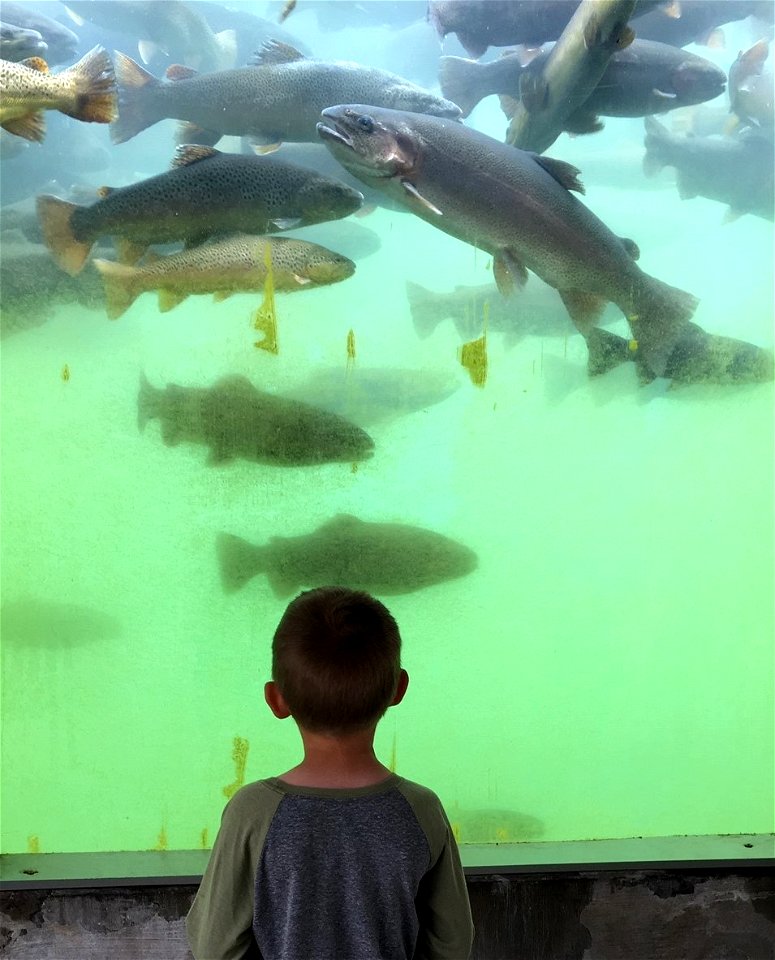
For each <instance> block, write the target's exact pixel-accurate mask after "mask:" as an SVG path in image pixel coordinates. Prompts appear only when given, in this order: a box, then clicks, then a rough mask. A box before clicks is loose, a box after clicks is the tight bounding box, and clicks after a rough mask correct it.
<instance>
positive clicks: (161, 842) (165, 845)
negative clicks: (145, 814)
mask: <svg viewBox="0 0 775 960" xmlns="http://www.w3.org/2000/svg"><path fill="white" fill-rule="evenodd" d="M169 845H170V843H169V840H168V839H167V827H166V826H165V825H164V824H162V825H161V830H159V836H158V837H157V838H156V846H155V847H154V848H153V849H154V850H167V849H169Z"/></svg>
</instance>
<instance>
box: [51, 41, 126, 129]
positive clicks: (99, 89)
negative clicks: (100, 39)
mask: <svg viewBox="0 0 775 960" xmlns="http://www.w3.org/2000/svg"><path fill="white" fill-rule="evenodd" d="M65 77H66V78H67V79H68V80H69V81H70V82H71V83H72V85H73V91H74V98H73V102H72V104H70V105H69V106H67V107H61V108H60V109H61V111H62V113H66V114H67V116H68V117H75V119H76V120H85V121H87V122H88V123H111V122H112V121H113V120H115V119H116V115H117V114H118V93H117V90H116V77H115V73H114V71H113V64H112V63H111V60H110V57H109V56H108V52H107V50H105V48H104V47H100V46H96V47H94V48H93V49H92V50H90V51H89V52H88V53H87V54H86V55H85V56H83V57H82V58H81V59H80V60H79V61H78V63H76V64H74V65H73V66H72V67H68V69H67V70H64V71H62V73H60V74H59V79H63V78H65Z"/></svg>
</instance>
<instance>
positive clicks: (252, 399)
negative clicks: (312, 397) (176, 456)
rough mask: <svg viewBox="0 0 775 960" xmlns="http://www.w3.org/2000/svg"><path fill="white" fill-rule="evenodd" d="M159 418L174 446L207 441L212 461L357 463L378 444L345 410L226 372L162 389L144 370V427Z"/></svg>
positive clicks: (140, 415)
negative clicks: (208, 383)
mask: <svg viewBox="0 0 775 960" xmlns="http://www.w3.org/2000/svg"><path fill="white" fill-rule="evenodd" d="M153 419H159V420H160V421H161V436H162V440H163V441H164V443H165V444H166V445H167V446H176V445H177V444H179V443H201V444H204V445H205V446H207V447H209V448H210V457H209V461H208V462H209V463H211V464H215V463H224V462H225V461H227V460H233V459H237V458H238V459H241V460H249V461H252V462H254V463H266V464H273V465H276V466H285V467H298V466H305V465H312V464H320V463H335V462H344V463H353V462H356V461H358V460H365V459H367V458H368V457H370V456H371V455H372V453H373V451H374V441H373V440H372V439H371V437H370V436H369V435H368V434H367V433H366V431H365V430H362V429H361V428H360V427H357V426H356V425H355V424H354V423H350V421H349V420H345V418H344V417H338V416H337V415H336V414H334V413H329V412H328V411H326V410H320V409H318V408H317V407H314V406H312V405H311V404H309V403H302V402H300V401H298V400H287V399H286V398H284V397H278V396H276V395H275V394H272V393H266V392H265V391H263V390H258V389H257V388H256V387H254V386H253V384H252V383H251V382H250V381H249V380H248V379H247V378H246V377H239V376H232V377H224V378H223V379H222V380H219V381H218V382H217V383H216V384H214V385H213V386H212V387H207V388H203V387H182V386H178V385H177V384H174V383H168V384H167V386H166V388H165V389H164V390H157V389H156V388H155V387H153V386H151V384H150V383H149V382H148V380H147V379H146V378H145V376H143V377H142V379H141V381H140V392H139V394H138V398H137V422H138V425H139V427H140V429H141V430H142V429H143V428H144V427H145V425H146V423H147V422H148V421H149V420H153Z"/></svg>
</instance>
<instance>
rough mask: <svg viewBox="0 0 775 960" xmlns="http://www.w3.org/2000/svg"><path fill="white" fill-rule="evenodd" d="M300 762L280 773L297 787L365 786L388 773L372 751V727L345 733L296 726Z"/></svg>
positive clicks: (376, 781) (382, 778)
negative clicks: (301, 748)
mask: <svg viewBox="0 0 775 960" xmlns="http://www.w3.org/2000/svg"><path fill="white" fill-rule="evenodd" d="M299 733H300V734H301V739H302V741H303V742H304V759H303V760H302V762H301V763H300V764H299V765H298V766H296V767H293V769H291V770H288V771H287V773H283V774H280V779H281V780H284V781H285V782H286V783H290V784H293V785H294V786H297V787H341V788H345V789H346V788H351V787H368V786H371V785H372V784H374V783H379V782H380V781H381V780H385V779H386V778H387V777H389V776H390V770H389V769H388V768H387V767H386V766H385V765H384V764H382V763H380V762H379V760H377V757H376V755H375V753H374V728H373V727H372V728H370V729H368V730H361V731H358V733H352V734H348V735H346V736H332V735H331V734H324V733H313V732H311V731H309V730H303V729H302V728H301V727H299Z"/></svg>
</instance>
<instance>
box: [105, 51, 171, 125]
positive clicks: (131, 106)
mask: <svg viewBox="0 0 775 960" xmlns="http://www.w3.org/2000/svg"><path fill="white" fill-rule="evenodd" d="M116 79H117V80H118V91H119V101H118V117H117V118H116V120H115V121H114V122H113V123H112V124H111V126H110V137H111V139H112V141H113V142H114V143H124V141H126V140H131V139H132V137H134V136H136V135H137V134H138V133H140V131H141V130H145V128H146V127H150V126H152V125H153V124H154V123H156V121H157V120H158V119H160V118H159V117H157V116H156V115H155V113H154V112H153V111H152V110H151V104H152V103H153V101H154V95H155V93H156V92H157V91H158V90H159V89H160V88H161V84H160V83H159V81H158V80H157V79H156V77H154V76H153V74H152V73H148V71H147V70H143V68H142V67H141V66H140V64H139V63H135V61H134V60H133V59H132V58H131V57H128V56H127V55H126V54H124V53H119V52H118V51H116Z"/></svg>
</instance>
